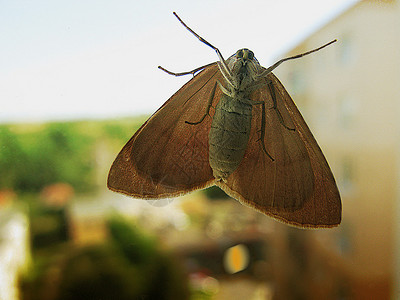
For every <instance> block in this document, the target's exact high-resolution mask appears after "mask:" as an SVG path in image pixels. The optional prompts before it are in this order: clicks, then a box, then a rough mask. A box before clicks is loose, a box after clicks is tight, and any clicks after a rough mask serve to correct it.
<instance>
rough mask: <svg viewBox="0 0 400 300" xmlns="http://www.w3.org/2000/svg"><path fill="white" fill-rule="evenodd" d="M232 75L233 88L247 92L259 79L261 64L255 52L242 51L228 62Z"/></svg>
mask: <svg viewBox="0 0 400 300" xmlns="http://www.w3.org/2000/svg"><path fill="white" fill-rule="evenodd" d="M226 64H227V66H228V68H229V70H230V72H231V75H232V83H233V84H234V86H233V88H234V89H235V90H236V91H245V90H246V89H247V88H248V87H250V86H251V85H252V84H253V83H254V81H256V79H257V74H258V73H259V69H260V68H261V67H260V64H259V62H258V61H257V59H256V58H255V57H254V53H253V51H251V50H249V49H246V48H244V49H240V50H238V51H237V52H236V53H235V54H234V55H232V56H231V57H230V58H228V60H227V61H226Z"/></svg>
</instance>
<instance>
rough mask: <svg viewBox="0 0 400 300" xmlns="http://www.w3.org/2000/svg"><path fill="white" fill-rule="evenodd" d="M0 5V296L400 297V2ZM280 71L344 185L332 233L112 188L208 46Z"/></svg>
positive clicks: (226, 201)
mask: <svg viewBox="0 0 400 300" xmlns="http://www.w3.org/2000/svg"><path fill="white" fill-rule="evenodd" d="M276 2H278V1H256V0H254V1H207V0H206V1H201V2H198V3H197V2H184V1H168V2H162V1H146V2H145V3H144V2H143V1H141V2H140V3H139V2H136V1H119V2H111V1H85V2H84V3H83V2H80V1H68V2H67V1H65V2H63V1H57V2H53V1H35V2H31V1H18V2H17V1H1V2H0V36H1V41H2V45H1V47H0V103H1V109H0V299H1V300H16V299H23V300H36V299H40V300H56V299H78V300H79V299H93V300H95V299H122V300H124V299H400V222H399V215H400V205H399V198H400V177H399V175H400V156H399V154H398V153H400V151H399V150H400V142H399V141H400V137H399V132H400V127H399V122H398V121H396V119H397V116H398V114H399V112H400V102H399V101H398V99H400V89H399V88H398V86H397V84H398V82H399V80H400V52H399V50H398V49H399V45H400V2H399V1H372V0H370V1H367V0H365V1H345V0H343V1H300V2H299V1H289V0H286V1H279V3H276ZM172 11H177V12H178V14H179V15H180V16H181V17H182V19H183V20H184V21H186V23H187V24H188V25H189V26H191V27H192V28H193V29H194V30H196V31H197V32H198V33H199V34H200V35H202V36H203V37H205V38H206V39H207V40H208V41H210V42H211V43H212V44H214V45H216V46H217V47H219V49H220V50H221V52H222V53H223V54H224V56H225V57H228V56H230V55H231V54H233V53H235V51H236V50H238V49H240V48H243V47H247V48H250V49H252V50H253V51H254V52H255V54H256V56H257V58H258V60H259V61H260V63H261V64H262V65H263V66H266V67H267V66H269V65H271V64H272V63H273V62H275V61H276V60H278V59H280V58H282V57H286V56H289V55H294V54H298V53H301V52H305V51H307V50H310V49H313V48H316V47H318V46H320V45H322V44H324V43H326V42H328V41H330V40H332V39H335V38H336V39H338V42H337V43H335V44H333V45H331V46H329V47H328V48H326V49H324V50H322V51H320V52H317V53H315V54H313V55H310V56H307V57H304V58H302V59H299V60H295V61H290V62H287V63H285V64H283V65H281V66H280V67H279V68H278V69H277V70H276V71H275V74H276V75H277V76H278V77H279V78H280V80H281V81H282V83H283V84H284V85H285V87H286V88H287V90H288V91H289V93H290V94H291V95H292V97H293V99H294V101H295V103H296V104H297V105H298V107H299V109H300V111H301V112H302V114H303V116H304V118H305V120H306V121H307V123H308V125H309V126H310V128H311V131H312V132H313V133H314V136H315V137H316V139H317V141H318V142H319V144H320V146H321V148H322V150H323V152H324V154H325V155H326V157H327V160H328V162H329V164H330V166H331V168H332V171H333V173H334V175H335V178H336V180H337V183H338V186H339V189H340V192H341V196H342V201H343V221H342V224H341V225H340V226H339V227H338V228H334V229H324V230H300V229H295V228H292V227H289V226H286V225H284V224H281V223H278V222H276V221H273V220H272V219H270V218H268V217H266V216H264V215H262V214H260V213H257V212H255V211H254V210H252V209H250V208H247V207H245V206H242V205H241V204H239V203H238V202H237V201H235V200H233V199H230V198H229V197H227V196H226V195H225V194H224V193H223V192H221V191H220V190H218V189H216V188H211V189H207V190H205V191H197V192H194V193H191V194H189V195H186V196H184V197H180V198H176V199H166V200H159V201H143V200H137V199H131V198H128V197H125V196H123V195H119V194H116V193H112V192H110V191H108V190H107V189H106V178H107V173H108V170H109V167H110V166H111V163H112V161H113V160H114V158H115V157H116V155H117V153H118V152H119V150H120V149H121V148H122V146H123V145H124V144H125V143H126V142H127V141H128V139H129V138H130V136H131V135H132V134H133V133H134V132H135V130H136V129H138V128H139V126H140V125H141V124H143V122H144V121H145V120H146V119H147V118H148V116H149V115H150V114H151V113H152V112H154V111H155V110H156V109H157V108H158V107H159V106H161V105H162V104H163V102H164V101H165V100H167V99H168V98H169V96H170V95H172V94H173V93H174V92H175V91H176V90H178V89H179V87H180V86H181V85H182V84H183V83H185V82H186V81H187V80H189V78H188V77H186V78H175V77H171V76H168V75H166V74H165V73H163V72H161V71H159V70H157V66H158V65H162V66H164V67H166V68H168V69H170V70H172V71H176V72H181V71H187V70H192V69H194V68H195V67H198V66H202V65H205V64H207V63H210V62H212V61H215V60H216V55H215V53H214V52H213V51H212V50H210V49H209V48H208V47H206V46H205V45H203V44H201V43H200V42H199V41H198V40H196V39H195V38H194V37H193V36H191V35H190V34H189V33H188V32H187V31H186V30H185V29H184V28H183V27H182V26H181V25H180V24H179V22H177V20H176V19H175V18H174V17H173V15H172Z"/></svg>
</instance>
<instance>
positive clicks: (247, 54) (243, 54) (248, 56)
mask: <svg viewBox="0 0 400 300" xmlns="http://www.w3.org/2000/svg"><path fill="white" fill-rule="evenodd" d="M235 57H236V58H237V59H242V60H243V61H248V60H253V59H254V52H253V51H251V50H249V49H247V48H243V49H240V50H238V51H236V53H235Z"/></svg>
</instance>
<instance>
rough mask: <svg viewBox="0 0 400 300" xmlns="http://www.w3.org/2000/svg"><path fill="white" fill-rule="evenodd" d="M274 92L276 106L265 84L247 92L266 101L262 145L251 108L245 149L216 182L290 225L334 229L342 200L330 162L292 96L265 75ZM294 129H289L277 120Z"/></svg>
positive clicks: (257, 120)
mask: <svg viewBox="0 0 400 300" xmlns="http://www.w3.org/2000/svg"><path fill="white" fill-rule="evenodd" d="M267 79H268V80H269V81H271V82H272V84H273V86H274V90H275V95H276V102H277V108H278V109H279V111H280V113H281V116H282V118H280V117H279V116H278V114H277V112H276V110H275V109H273V108H272V107H273V102H272V96H271V91H270V90H269V89H268V86H267V84H266V85H265V87H262V88H261V89H259V90H258V91H256V92H254V94H253V95H252V100H255V101H264V102H265V107H266V109H265V112H266V120H265V123H266V125H265V132H266V133H265V138H264V141H265V145H266V149H267V151H268V153H269V154H270V155H271V156H272V157H273V158H274V161H272V160H271V159H270V158H269V157H268V156H267V155H266V154H265V153H264V152H263V150H262V148H261V143H260V141H259V139H260V132H258V131H259V130H260V129H261V121H262V117H261V115H262V114H261V107H260V105H258V106H254V107H253V119H252V130H251V136H250V141H249V145H248V148H247V150H246V153H245V156H244V159H243V161H242V162H241V164H240V166H239V167H238V169H237V170H236V171H235V172H234V173H233V174H231V176H230V177H228V179H227V181H226V182H225V183H224V182H218V185H219V186H220V187H221V188H222V189H224V190H225V191H226V192H227V193H228V194H230V195H231V196H232V197H234V198H236V199H239V200H240V201H241V202H242V203H244V204H246V205H249V206H251V207H253V208H255V209H257V210H259V211H261V212H262V213H264V214H266V215H268V216H271V217H273V218H275V219H278V220H280V221H282V222H285V223H288V224H290V225H294V226H299V227H305V228H319V227H333V226H336V225H338V224H339V223H340V221H341V201H340V195H339V191H338V189H337V186H336V183H335V179H334V178H333V175H332V172H331V170H330V168H329V165H328V163H327V161H326V159H325V157H324V155H323V154H322V151H321V149H320V147H319V146H318V144H317V142H316V140H315V139H314V137H313V135H312V133H311V131H310V129H309V128H308V126H307V124H306V123H305V121H304V119H303V117H302V116H301V114H300V112H299V111H298V109H297V107H296V105H295V104H294V103H293V100H292V99H291V97H290V96H289V94H288V93H287V91H286V90H285V88H284V87H283V85H282V84H281V83H280V82H279V80H278V79H277V78H276V77H275V75H273V74H272V73H270V74H269V75H268V77H267ZM281 120H282V121H283V123H284V124H285V125H286V126H287V127H289V128H295V130H288V129H287V128H285V127H284V126H283V125H282V123H281Z"/></svg>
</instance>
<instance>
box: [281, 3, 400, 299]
mask: <svg viewBox="0 0 400 300" xmlns="http://www.w3.org/2000/svg"><path fill="white" fill-rule="evenodd" d="M335 38H336V39H338V42H337V43H335V44H333V45H331V46H329V47H328V48H325V49H323V50H321V51H320V52H317V53H315V54H312V55H310V56H306V57H304V58H302V59H299V60H295V61H290V62H286V63H284V64H283V65H281V66H280V67H279V68H278V69H277V70H276V71H275V73H276V75H277V76H278V77H279V78H280V80H281V81H282V83H283V84H284V85H285V87H286V88H287V90H288V91H289V93H290V94H291V95H292V98H293V99H294V101H295V103H296V104H297V105H298V107H299V109H300V111H301V112H302V114H303V116H304V118H305V120H306V122H307V123H308V125H309V126H310V128H311V131H312V132H313V133H314V136H315V137H316V139H317V141H318V142H319V144H320V146H321V148H322V150H323V152H324V153H325V155H326V157H327V160H328V162H329V164H330V166H331V168H332V170H333V172H334V175H335V178H336V181H337V182H338V185H339V189H340V192H341V196H342V201H343V223H342V225H341V226H340V227H339V228H338V229H334V230H332V231H330V233H329V235H330V236H331V239H332V241H333V242H334V243H335V244H336V245H337V249H332V251H334V252H335V251H337V252H338V253H339V254H340V257H341V258H340V259H341V260H343V262H345V269H347V270H348V273H349V276H350V277H351V278H352V279H353V281H354V285H360V286H362V285H363V284H367V283H368V282H369V283H372V285H374V284H376V286H381V287H382V286H387V288H388V289H389V290H390V294H391V295H392V297H393V299H397V298H396V297H397V296H398V297H400V288H399V281H400V276H399V275H398V272H399V266H398V262H399V258H398V257H399V255H400V249H399V247H398V246H396V243H397V245H398V241H399V237H398V236H399V234H400V225H399V220H400V219H399V216H400V213H399V207H400V206H399V204H398V203H399V198H400V194H399V190H400V189H399V187H400V179H399V174H400V162H399V161H400V159H399V158H400V155H399V154H400V152H399V151H400V136H399V133H400V120H399V119H400V116H399V115H400V3H399V1H360V2H358V3H357V4H355V5H354V6H353V7H351V8H350V9H348V10H347V11H346V12H344V13H342V14H341V15H339V16H337V17H336V18H335V19H333V20H332V21H330V22H329V23H327V24H326V25H325V26H323V27H322V28H321V29H319V30H318V31H317V32H315V33H314V34H312V35H310V36H309V37H308V38H307V39H305V40H304V41H303V42H301V43H300V44H299V45H298V46H297V47H295V48H294V49H292V50H290V51H289V52H287V53H286V54H285V55H284V56H290V55H294V54H298V53H301V52H305V51H307V50H310V49H313V48H316V47H318V46H320V45H322V44H325V43H326V42H328V41H330V40H332V39H335ZM322 234H324V235H326V234H327V233H320V232H315V236H318V235H322ZM396 247H397V248H396ZM396 264H397V267H396ZM377 289H378V288H377ZM377 295H378V294H377ZM396 295H397V296H396ZM371 299H372V298H371Z"/></svg>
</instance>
